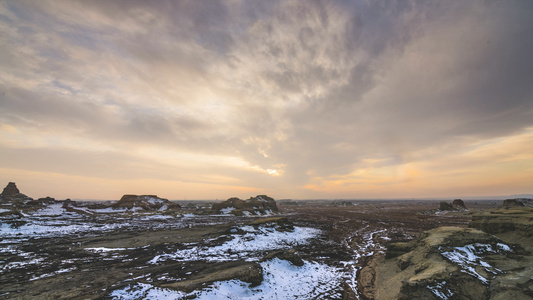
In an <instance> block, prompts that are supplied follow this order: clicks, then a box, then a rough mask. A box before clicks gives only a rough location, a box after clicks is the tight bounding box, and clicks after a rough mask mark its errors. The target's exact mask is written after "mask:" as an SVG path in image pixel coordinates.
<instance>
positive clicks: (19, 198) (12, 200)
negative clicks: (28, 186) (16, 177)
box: [0, 182, 37, 208]
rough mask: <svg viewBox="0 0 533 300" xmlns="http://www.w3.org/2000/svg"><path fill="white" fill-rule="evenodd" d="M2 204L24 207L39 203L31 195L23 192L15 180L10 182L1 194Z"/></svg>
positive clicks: (0, 200)
mask: <svg viewBox="0 0 533 300" xmlns="http://www.w3.org/2000/svg"><path fill="white" fill-rule="evenodd" d="M0 204H2V205H8V206H11V207H12V208H23V207H27V206H32V204H37V203H36V202H35V201H33V199H32V198H31V197H28V196H26V195H24V194H22V193H21V192H20V191H19V189H18V188H17V185H16V184H15V183H14V182H10V183H8V184H7V186H6V187H5V188H4V190H3V191H2V194H0Z"/></svg>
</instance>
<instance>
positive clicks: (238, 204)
mask: <svg viewBox="0 0 533 300" xmlns="http://www.w3.org/2000/svg"><path fill="white" fill-rule="evenodd" d="M211 211H212V212H213V213H222V214H233V215H236V216H243V215H269V214H273V213H274V214H275V213H278V212H279V210H278V206H277V205H276V201H275V200H274V199H273V198H270V197H268V196H266V195H258V196H256V197H251V198H250V199H248V200H241V199H239V198H236V197H234V198H229V199H228V200H226V201H224V202H219V203H215V204H213V206H212V207H211Z"/></svg>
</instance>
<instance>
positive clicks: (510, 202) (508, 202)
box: [502, 199, 524, 207]
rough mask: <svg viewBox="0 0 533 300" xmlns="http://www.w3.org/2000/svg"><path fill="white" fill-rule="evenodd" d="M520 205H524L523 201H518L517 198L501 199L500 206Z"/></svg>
mask: <svg viewBox="0 0 533 300" xmlns="http://www.w3.org/2000/svg"><path fill="white" fill-rule="evenodd" d="M520 206H524V203H522V202H520V201H518V199H507V200H503V205H502V207H520Z"/></svg>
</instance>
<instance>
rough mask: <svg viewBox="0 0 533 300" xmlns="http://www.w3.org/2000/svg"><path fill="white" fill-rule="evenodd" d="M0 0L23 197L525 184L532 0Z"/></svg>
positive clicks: (5, 124) (0, 75) (10, 146)
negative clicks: (24, 194) (437, 0)
mask: <svg viewBox="0 0 533 300" xmlns="http://www.w3.org/2000/svg"><path fill="white" fill-rule="evenodd" d="M380 3H381V2H378V1H293V0H281V1H253V0H252V1H232V0H228V1H157V0H156V1H25V0H21V1H3V0H0V32H2V34H1V35H0V53H1V54H0V182H3V183H1V184H3V185H5V184H7V183H8V182H10V181H15V182H17V185H18V186H19V188H20V189H21V191H22V192H24V193H26V194H28V196H31V197H44V196H51V197H55V198H59V199H61V198H73V199H76V198H77V199H119V198H120V196H121V195H123V194H157V195H160V196H161V197H165V198H168V199H185V198H186V199H225V198H229V197H232V196H237V197H244V198H247V197H250V196H253V195H257V194H267V195H269V196H272V197H274V198H277V199H279V198H293V199H309V198H411V197H416V198H423V197H457V198H460V197H470V196H499V195H502V196H503V195H513V194H525V193H533V184H532V183H533V84H531V79H532V78H533V59H532V57H531V53H533V38H532V37H531V33H532V32H533V3H531V2H529V1H496V2H487V1H442V2H433V1H422V2H419V3H416V2H409V1H399V2H392V1H391V2H390V3H388V2H385V3H387V4H386V5H381V4H380Z"/></svg>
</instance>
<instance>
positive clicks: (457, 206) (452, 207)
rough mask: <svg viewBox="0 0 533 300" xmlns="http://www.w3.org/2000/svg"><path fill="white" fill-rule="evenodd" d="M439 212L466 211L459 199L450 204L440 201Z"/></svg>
mask: <svg viewBox="0 0 533 300" xmlns="http://www.w3.org/2000/svg"><path fill="white" fill-rule="evenodd" d="M439 210H440V211H461V210H466V205H465V203H464V201H463V200H461V199H455V200H453V202H452V203H451V204H450V203H448V202H446V201H441V202H440V207H439Z"/></svg>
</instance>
